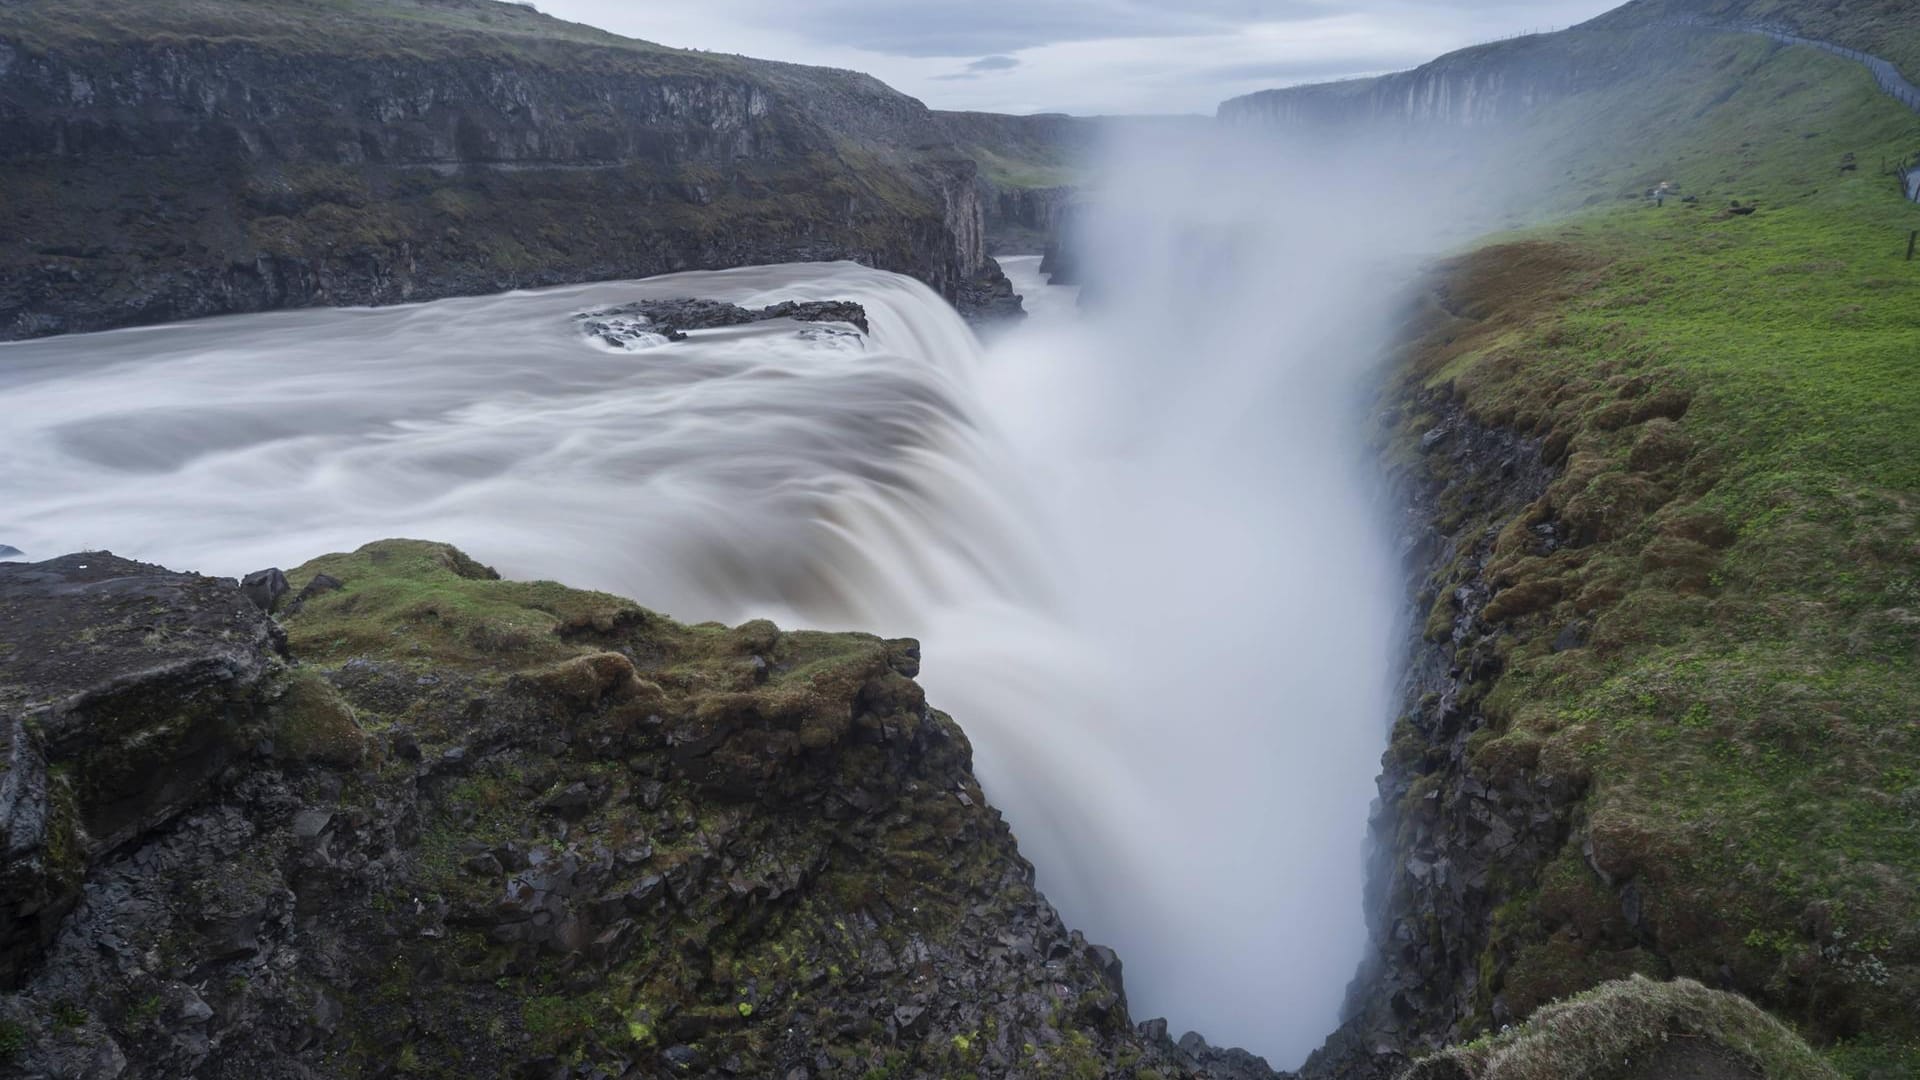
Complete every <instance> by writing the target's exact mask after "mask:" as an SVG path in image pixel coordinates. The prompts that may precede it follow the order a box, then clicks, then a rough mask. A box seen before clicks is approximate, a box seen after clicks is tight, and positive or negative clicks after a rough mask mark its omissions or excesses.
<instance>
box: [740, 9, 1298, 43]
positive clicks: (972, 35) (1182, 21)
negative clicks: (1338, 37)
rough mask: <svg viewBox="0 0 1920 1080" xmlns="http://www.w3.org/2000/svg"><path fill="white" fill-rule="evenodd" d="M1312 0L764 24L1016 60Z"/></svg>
mask: <svg viewBox="0 0 1920 1080" xmlns="http://www.w3.org/2000/svg"><path fill="white" fill-rule="evenodd" d="M1327 10H1328V9H1327V8H1326V7H1325V6H1324V5H1322V4H1320V3H1316V2H1314V0H1188V2H1186V3H1182V4H1179V5H1177V6H1176V5H1172V4H1167V3H1164V2H1161V0H1154V2H1146V0H920V2H916V3H912V4H902V3H900V2H899V0H821V2H819V3H814V4H807V5H804V6H802V5H792V4H786V5H781V6H780V7H779V8H777V9H769V10H767V11H765V12H764V13H763V17H764V18H766V19H767V20H768V21H769V22H772V23H774V24H775V25H778V26H780V27H781V28H782V29H785V30H789V31H792V32H794V33H798V34H802V35H804V36H806V37H809V38H812V39H814V40H816V41H822V42H832V43H835V44H841V45H851V46H853V47H855V48H860V49H867V50H870V51H873V52H882V53H889V54H892V55H896V56H968V55H974V56H979V55H985V54H1001V53H1009V52H1018V51H1019V50H1021V49H1030V48H1035V47H1037V46H1041V45H1052V44H1058V43H1061V42H1069V41H1099V40H1103V39H1108V38H1119V37H1190V36H1194V35H1199V34H1211V33H1221V32H1230V31H1232V30H1233V29H1235V28H1237V27H1240V26H1244V25H1246V24H1248V23H1252V22H1273V21H1279V20H1287V19H1305V18H1312V17H1314V16H1317V15H1323V14H1325V13H1326V12H1327Z"/></svg>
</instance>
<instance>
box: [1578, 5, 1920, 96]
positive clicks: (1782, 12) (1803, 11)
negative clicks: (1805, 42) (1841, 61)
mask: <svg viewBox="0 0 1920 1080" xmlns="http://www.w3.org/2000/svg"><path fill="white" fill-rule="evenodd" d="M1674 17H1682V18H1688V17H1691V18H1702V19H1711V20H1714V21H1716V22H1728V23H1758V24H1764V25H1768V26H1775V27H1779V28H1780V29H1783V30H1787V31H1789V32H1792V33H1796V34H1799V35H1801V36H1802V37H1809V38H1816V39H1819V40H1822V41H1831V42H1835V43H1836V44H1840V45H1845V46H1847V47H1848V48H1852V49H1859V50H1861V51H1863V52H1870V53H1873V54H1874V55H1876V56H1881V57H1885V58H1886V59H1888V60H1891V61H1893V63H1894V65H1895V66H1897V67H1899V68H1900V69H1901V70H1902V71H1903V72H1905V74H1906V76H1907V78H1908V79H1913V80H1920V6H1916V5H1914V4H1913V3H1912V2H1911V0H1634V2H1633V3H1630V4H1627V5H1626V6H1625V7H1622V8H1620V9H1619V10H1617V11H1614V12H1610V13H1608V14H1607V15H1605V16H1602V17H1601V18H1600V19H1598V20H1595V21H1596V23H1598V24H1601V25H1606V24H1632V23H1638V22H1642V21H1645V20H1649V19H1670V18H1674Z"/></svg>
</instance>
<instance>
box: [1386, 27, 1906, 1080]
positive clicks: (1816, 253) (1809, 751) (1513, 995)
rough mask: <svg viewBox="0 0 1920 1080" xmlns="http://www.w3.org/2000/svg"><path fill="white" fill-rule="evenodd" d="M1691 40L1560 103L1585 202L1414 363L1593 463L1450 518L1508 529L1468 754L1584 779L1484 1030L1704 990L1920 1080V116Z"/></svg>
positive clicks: (1529, 773)
mask: <svg viewBox="0 0 1920 1080" xmlns="http://www.w3.org/2000/svg"><path fill="white" fill-rule="evenodd" d="M1749 6H1751V7H1753V8H1754V9H1755V10H1756V11H1757V10H1758V9H1759V8H1761V7H1763V6H1765V5H1762V4H1753V5H1749ZM1806 10H1807V11H1808V12H1814V11H1830V10H1837V9H1824V8H1807V9H1806ZM1809 17H1811V16H1809ZM1836 17H1837V16H1836ZM1883 29H1884V27H1883ZM1885 40H1891V39H1890V38H1889V39H1885ZM1885 40H1883V41H1882V43H1881V44H1882V47H1885ZM1689 51H1690V53H1691V55H1692V56H1693V58H1694V59H1693V60H1692V61H1691V62H1690V63H1689V64H1688V65H1687V66H1685V67H1684V68H1683V69H1681V70H1676V71H1675V72H1673V73H1672V74H1671V76H1669V77H1667V78H1664V79H1662V80H1661V81H1660V82H1659V83H1658V84H1657V85H1653V86H1649V85H1647V84H1645V83H1635V84H1629V85H1622V86H1620V87H1619V88H1617V89H1616V90H1613V91H1607V92H1601V93H1593V94H1587V95H1582V96H1579V97H1576V98H1572V99H1569V100H1565V101H1562V102H1559V103H1557V104H1554V105H1551V106H1549V107H1546V108H1543V109H1541V110H1539V111H1538V112H1537V113H1536V114H1535V115H1534V116H1533V117H1532V118H1531V119H1530V120H1529V121H1528V122H1527V124H1526V129H1525V132H1524V136H1523V138H1522V139H1521V140H1520V144H1521V145H1522V146H1523V147H1525V148H1526V153H1527V154H1528V155H1529V156H1530V160H1529V165H1530V167H1535V168H1538V169H1540V170H1542V171H1544V172H1545V173H1547V174H1548V175H1549V177H1550V179H1549V180H1548V181H1547V182H1546V187H1545V188H1544V189H1543V191H1542V192H1541V194H1540V195H1539V196H1537V197H1536V198H1537V201H1539V202H1544V203H1547V204H1549V205H1550V207H1551V208H1552V210H1553V213H1552V214H1551V217H1552V220H1551V222H1550V223H1549V224H1544V225H1537V226H1534V227H1531V228H1529V229H1525V230H1522V231H1518V232H1515V233H1511V234H1508V235H1504V236H1501V237H1497V238H1495V239H1494V240H1493V241H1492V243H1491V244H1490V245H1489V246H1486V247H1484V248H1482V249H1480V250H1477V251H1474V252H1471V253H1468V254H1465V255H1463V256H1461V257H1460V258H1458V259H1456V260H1454V261H1453V262H1452V263H1450V264H1449V265H1448V266H1447V267H1446V268H1445V269H1444V272H1443V274H1442V279H1441V291H1442V294H1443V296H1444V300H1445V302H1444V305H1443V306H1439V307H1435V308H1433V309H1430V310H1429V311H1428V312H1427V314H1426V316H1425V319H1424V321H1423V322H1422V323H1421V324H1419V325H1418V326H1417V327H1416V328H1415V331H1414V332H1415V333H1416V334H1417V335H1418V344H1417V345H1416V346H1415V347H1414V348H1413V349H1412V350H1411V352H1410V354H1409V358H1408V361H1407V363H1406V364H1405V365H1404V366H1403V367H1402V368H1401V369H1400V370H1399V372H1398V374H1397V382H1396V392H1397V394H1398V395H1399V396H1400V397H1401V398H1402V399H1403V400H1416V399H1419V398H1420V397H1421V395H1422V394H1430V392H1432V391H1440V392H1441V398H1444V399H1448V400H1451V401H1453V402H1455V403H1457V404H1459V405H1462V406H1464V408H1465V409H1466V410H1467V412H1468V413H1469V414H1470V415H1471V416H1472V417H1473V418H1474V419H1476V420H1478V421H1480V422H1482V423H1485V424H1488V425H1492V426H1495V427H1500V428H1506V429H1517V430H1518V431H1520V432H1523V433H1528V434H1531V435H1533V436H1536V437H1539V438H1541V439H1542V440H1543V443H1544V446H1545V448H1546V453H1547V455H1548V456H1549V457H1551V458H1553V459H1555V460H1556V461H1557V462H1558V463H1559V464H1560V466H1561V473H1560V475H1559V477H1558V479H1557V480H1555V481H1554V482H1553V484H1552V485H1551V487H1550V488H1549V489H1548V491H1547V493H1546V494H1545V496H1544V497H1542V498H1541V499H1540V500H1538V501H1537V502H1536V503H1535V504H1534V505H1533V506H1532V507H1530V508H1529V509H1528V511H1527V512H1526V513H1525V514H1523V515H1522V516H1521V517H1520V518H1519V519H1515V520H1501V519H1491V518H1489V519H1486V520H1480V519H1477V518H1475V517H1474V515H1475V513H1476V511H1475V509H1474V506H1473V501H1472V499H1471V498H1470V497H1464V496H1467V494H1468V491H1469V490H1470V489H1462V491H1460V492H1458V493H1457V495H1458V496H1462V497H1457V498H1456V500H1455V501H1454V502H1453V503H1452V504H1451V505H1452V513H1453V514H1454V515H1455V521H1456V522H1459V521H1466V522H1468V523H1469V524H1471V523H1473V522H1475V521H1478V522H1479V524H1480V525H1482V526H1484V528H1485V529H1487V530H1491V532H1490V533H1489V534H1488V535H1493V534H1495V533H1497V536H1498V539H1497V540H1495V542H1494V544H1493V559H1492V562H1491V564H1490V565H1489V566H1488V567H1487V568H1486V570H1485V577H1486V578H1487V579H1488V581H1489V583H1490V584H1491V585H1492V587H1493V589H1494V590H1495V591H1494V595H1493V597H1492V600H1491V602H1490V603H1489V604H1488V605H1487V606H1486V608H1485V610H1484V611H1483V612H1482V613H1481V615H1480V617H1479V619H1478V621H1477V623H1476V632H1477V634H1478V636H1479V641H1480V643H1481V644H1483V645H1485V646H1487V647H1489V648H1490V649H1491V650H1492V651H1493V652H1494V653H1495V654H1497V656H1498V657H1499V659H1500V661H1501V665H1502V667H1501V670H1500V671H1499V673H1498V674H1497V675H1496V676H1494V677H1492V678H1490V679H1488V680H1485V681H1484V682H1482V683H1481V684H1477V685H1476V686H1475V688H1474V693H1475V695H1476V697H1477V707H1478V709H1479V710H1480V712H1481V713H1482V715H1483V716H1484V718H1485V721H1486V726H1485V727H1484V729H1483V730H1481V731H1479V732H1477V733H1475V734H1474V735H1473V736H1472V738H1471V739H1469V740H1468V742H1467V750H1468V753H1469V757H1468V761H1467V765H1466V768H1467V770H1468V771H1469V772H1470V773H1471V774H1473V775H1474V776H1478V777H1480V778H1482V779H1484V780H1485V781H1487V782H1488V783H1500V782H1505V781H1508V780H1512V779H1514V778H1521V779H1525V780H1531V781H1539V782H1541V783H1545V782H1547V781H1549V780H1557V781H1564V782H1567V783H1569V784H1571V785H1572V786H1573V787H1575V788H1577V789H1583V790H1584V792H1585V794H1584V796H1583V798H1582V800H1581V802H1580V805H1578V806H1577V807H1576V808H1575V810H1574V811H1573V818H1572V820H1573V824H1574V831H1573V835H1572V837H1571V838H1570V839H1569V840H1568V842H1567V843H1566V844H1565V846H1564V847H1563V848H1562V849H1561V851H1560V853H1559V855H1558V857H1557V858H1555V859H1553V860H1552V861H1551V862H1550V863H1549V864H1548V865H1546V866H1545V867H1544V868H1543V869H1539V870H1538V871H1537V872H1536V871H1532V870H1528V871H1522V872H1519V873H1517V874H1516V875H1514V876H1513V877H1512V878H1511V879H1510V880H1506V881H1496V882H1495V883H1494V885H1493V886H1491V887H1492V888H1493V889H1494V890H1495V891H1496V893H1497V894H1498V895H1503V896H1504V897H1505V900H1504V902H1503V903H1502V904H1501V905H1500V906H1499V907H1498V909H1497V911H1496V912H1495V915H1494V919H1493V924H1492V926H1491V927H1490V932H1489V936H1488V938H1487V940H1486V943H1485V946H1484V949H1483V951H1482V954H1481V956H1480V958H1479V964H1478V968H1479V971H1480V973H1481V976H1482V978H1481V981H1480V985H1479V988H1478V993H1479V995H1480V1000H1481V1002H1482V1004H1483V1006H1485V1007H1486V1008H1487V1009H1488V1012H1487V1013H1486V1014H1485V1016H1484V1017H1483V1021H1485V1022H1490V1018H1491V1016H1492V1012H1493V1005H1494V1003H1495V1001H1496V1000H1498V1001H1499V1002H1500V1004H1501V1005H1502V1006H1503V1007H1504V1009H1505V1010H1507V1011H1510V1012H1511V1013H1513V1014H1514V1015H1522V1016H1523V1015H1526V1014H1528V1013H1530V1012H1531V1011H1532V1010H1534V1009H1535V1008H1537V1007H1539V1006H1541V1005H1543V1004H1545V1003H1547V1002H1549V1001H1552V1000H1554V999H1556V998H1559V997H1561V996H1563V995H1566V994H1570V993H1574V992H1577V991H1580V990H1582V989H1585V988H1587V987H1590V986H1592V985H1594V984H1596V983H1598V982H1601V981H1603V980H1605V979H1609V978H1616V977H1620V976H1622V975H1626V974H1629V973H1633V972H1641V973H1646V974H1652V975H1656V976H1669V975H1686V976H1692V977H1695V978H1698V979H1700V980H1702V981H1704V982H1708V983H1709V984H1713V985H1720V986H1727V987H1731V988H1734V989H1738V990H1739V991H1741V992H1743V993H1745V994H1748V995H1750V996H1752V997H1754V998H1755V999H1756V1000H1758V1001H1760V1002H1761V1003H1762V1004H1764V1005H1765V1006H1767V1007H1768V1008H1769V1009H1770V1010H1772V1011H1774V1012H1775V1013H1776V1014H1778V1015H1780V1016H1782V1017H1784V1018H1787V1019H1788V1020H1790V1021H1791V1022H1793V1023H1795V1024H1796V1025H1799V1026H1800V1027H1801V1028H1802V1029H1803V1030H1804V1031H1805V1032H1807V1033H1808V1034H1810V1035H1811V1036H1813V1037H1814V1038H1815V1039H1817V1040H1818V1041H1820V1042H1821V1043H1823V1044H1824V1045H1825V1046H1827V1047H1829V1048H1830V1049H1829V1052H1830V1054H1831V1055H1832V1059H1833V1061H1834V1063H1835V1064H1837V1065H1839V1066H1841V1067H1843V1068H1844V1069H1847V1070H1850V1071H1852V1072H1854V1073H1855V1074H1856V1075H1860V1076H1869V1075H1871V1076H1882V1075H1884V1076H1910V1075H1920V261H1917V262H1907V261H1905V258H1904V256H1905V254H1906V249H1907V243H1908V235H1909V231H1910V230H1914V229H1920V206H1916V205H1914V204H1912V203H1908V202H1906V201H1905V200H1904V199H1903V198H1902V197H1901V196H1900V194H1899V193H1898V191H1897V186H1896V183H1895V181H1894V179H1893V178H1892V177H1891V176H1889V175H1885V174H1883V173H1882V172H1881V170H1880V168H1879V166H1880V163H1881V161H1882V160H1883V159H1889V158H1898V157H1900V156H1902V155H1905V154H1909V153H1911V152H1912V151H1913V150H1914V149H1916V148H1920V117H1916V116H1915V115H1914V114H1913V113H1911V112H1909V111H1907V110H1905V109H1903V108H1901V107H1899V106H1898V105H1896V104H1894V103H1893V102H1892V101H1891V100H1890V99H1888V98H1886V97H1884V96H1882V95H1880V94H1879V93H1878V92H1877V91H1876V89H1875V87H1874V84H1873V82H1872V80H1871V78H1870V77H1869V76H1868V75H1867V73H1866V72H1865V71H1864V70H1863V69H1862V68H1861V67H1859V66H1858V65H1856V64H1853V63H1850V62H1848V61H1845V60H1842V59H1840V58H1837V57H1834V56H1831V55H1827V54H1824V53H1820V52H1817V51H1814V50H1809V49H1780V48H1777V47H1776V46H1774V45H1773V44H1772V43H1770V42H1768V41H1766V40H1764V39H1761V38H1758V37H1753V36H1742V35H1701V36H1700V38H1699V40H1698V42H1697V46H1695V47H1690V50H1689ZM1889 51H1892V50H1889ZM1849 161H1851V162H1852V163H1854V164H1855V165H1856V166H1857V167H1856V168H1854V169H1845V168H1844V165H1845V164H1846V163H1847V162H1849ZM1662 181H1672V182H1673V183H1674V184H1675V185H1676V186H1677V192H1676V193H1675V194H1674V195H1672V196H1669V197H1668V198H1667V199H1666V201H1665V205H1664V206H1656V205H1655V204H1654V203H1653V202H1652V201H1651V200H1649V199H1646V198H1645V197H1644V192H1645V190H1646V189H1648V188H1650V187H1652V186H1653V185H1655V184H1657V183H1659V182H1662ZM1682 196H1693V197H1695V198H1697V199H1698V201H1697V202H1691V203H1689V202H1682V201H1681V198H1682ZM1736 201H1738V203H1740V204H1741V205H1742V207H1743V208H1753V207H1757V211H1756V212H1752V213H1745V214H1743V213H1735V212H1734V206H1733V204H1734V203H1735V202H1736ZM1428 400H1437V399H1435V398H1432V397H1431V396H1429V398H1428ZM1435 422H1436V415H1435V414H1434V413H1432V412H1431V411H1428V412H1416V413H1414V414H1412V415H1409V416H1407V417H1406V418H1405V420H1404V422H1403V424H1402V426H1401V428H1400V431H1399V433H1398V436H1397V439H1398V441H1397V443H1396V445H1398V446H1399V447H1401V448H1402V452H1403V453H1404V454H1405V455H1406V460H1415V459H1417V456H1418V453H1419V451H1418V445H1419V437H1420V434H1421V433H1422V432H1423V431H1425V430H1426V429H1427V428H1428V427H1429V426H1431V425H1432V424H1433V423H1435ZM1539 527H1548V528H1550V529H1551V531H1552V533H1553V534H1554V535H1556V536H1558V537H1559V538H1560V539H1559V542H1558V543H1557V544H1543V543H1541V542H1540V540H1539V537H1540V536H1541V532H1540V530H1539ZM1462 572H1463V573H1464V571H1462ZM1439 595H1440V599H1439V600H1438V601H1437V603H1436V608H1435V611H1434V612H1433V613H1432V619H1431V621H1430V622H1429V625H1430V626H1432V627H1434V628H1435V631H1436V632H1437V633H1438V632H1444V631H1445V630H1446V629H1447V628H1448V627H1450V626H1451V625H1452V620H1453V617H1454V615H1455V614H1456V612H1455V610H1454V605H1455V603H1456V601H1455V599H1454V597H1453V594H1452V593H1451V592H1449V591H1447V590H1444V589H1443V590H1441V591H1440V593H1439ZM1582 642H1583V643H1584V644H1581V643H1582ZM1416 741H1417V740H1410V739H1409V738H1408V732H1407V730H1406V729H1403V730H1402V734H1401V739H1400V741H1399V742H1398V743H1397V746H1399V747H1400V753H1401V760H1402V762H1403V764H1405V765H1407V767H1410V768H1412V769H1413V770H1414V771H1425V770H1427V769H1443V768H1445V767H1446V766H1444V765H1442V764H1441V763H1439V762H1431V763H1425V764H1423V763H1421V762H1420V761H1419V760H1418V759H1419V754H1420V751H1419V750H1418V749H1415V748H1413V746H1414V742H1416ZM1427 790H1430V788H1422V787H1420V786H1419V785H1417V784H1416V786H1415V790H1414V791H1413V792H1412V793H1411V794H1410V795H1409V798H1419V797H1422V796H1423V795H1424V794H1425V792H1426V791H1427ZM1404 812H1405V813H1407V814H1409V815H1413V814H1414V813H1416V810H1415V809H1414V808H1412V807H1409V808H1407V809H1406V810H1405V811H1404ZM1876 1070H1890V1071H1876Z"/></svg>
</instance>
